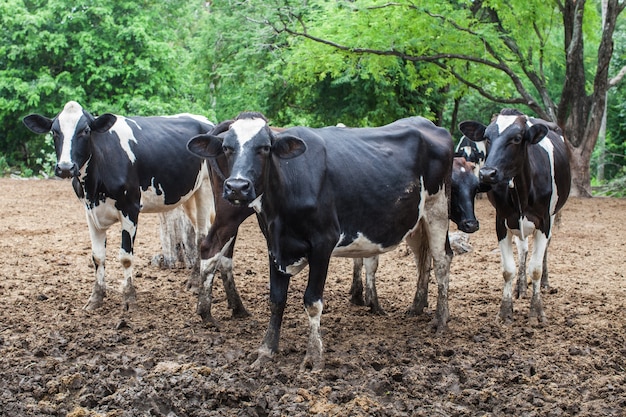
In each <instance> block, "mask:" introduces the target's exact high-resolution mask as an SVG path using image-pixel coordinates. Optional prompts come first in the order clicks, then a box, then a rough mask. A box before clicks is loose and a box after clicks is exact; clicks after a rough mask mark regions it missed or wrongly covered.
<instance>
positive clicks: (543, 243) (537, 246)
mask: <svg viewBox="0 0 626 417" xmlns="http://www.w3.org/2000/svg"><path fill="white" fill-rule="evenodd" d="M548 243H549V240H548V237H547V236H546V235H544V234H543V233H542V232H540V231H536V232H535V239H534V243H533V252H532V256H531V259H530V268H529V270H530V276H531V278H532V288H533V294H532V298H531V299H530V313H529V315H528V319H529V321H530V324H538V323H539V322H541V323H545V322H546V315H545V312H544V310H543V302H542V299H541V278H542V273H543V268H544V259H545V254H546V253H547V249H548Z"/></svg>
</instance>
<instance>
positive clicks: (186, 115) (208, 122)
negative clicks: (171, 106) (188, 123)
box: [161, 113, 213, 126]
mask: <svg viewBox="0 0 626 417" xmlns="http://www.w3.org/2000/svg"><path fill="white" fill-rule="evenodd" d="M161 117H166V118H169V119H177V118H181V117H189V118H191V119H194V120H197V121H199V122H202V123H206V124H209V125H211V126H213V122H211V121H210V120H209V119H207V118H206V117H204V116H201V115H199V114H191V113H179V114H172V115H168V116H161Z"/></svg>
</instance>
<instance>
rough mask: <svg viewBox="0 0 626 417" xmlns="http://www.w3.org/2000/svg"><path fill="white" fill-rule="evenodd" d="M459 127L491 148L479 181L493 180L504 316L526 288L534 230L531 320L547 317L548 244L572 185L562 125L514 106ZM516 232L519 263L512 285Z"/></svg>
mask: <svg viewBox="0 0 626 417" xmlns="http://www.w3.org/2000/svg"><path fill="white" fill-rule="evenodd" d="M460 130H461V131H462V132H463V133H464V134H465V135H466V136H467V137H468V138H470V139H472V140H474V141H477V142H479V141H484V140H489V142H490V143H491V149H490V151H489V156H487V160H486V161H485V165H484V166H483V167H482V168H481V169H480V182H481V183H483V184H487V185H489V186H491V190H490V191H489V192H488V193H487V196H488V197H489V201H490V202H491V204H492V205H493V206H494V208H495V209H496V235H497V237H498V242H499V246H500V254H501V257H502V271H503V273H502V274H503V277H504V290H503V294H502V304H501V307H500V318H501V319H502V320H503V321H505V322H508V321H512V320H513V295H514V293H515V296H517V297H523V296H525V294H526V287H527V285H528V284H527V282H526V257H527V254H528V237H529V236H533V238H534V240H533V250H532V254H531V258H530V264H529V274H530V277H531V279H532V291H533V293H532V298H531V301H530V313H529V316H528V317H529V320H530V322H531V323H536V322H544V321H545V320H546V316H545V312H544V310H543V303H542V300H541V286H547V285H548V267H547V258H548V245H549V243H550V238H551V236H552V228H553V226H554V220H555V216H556V214H557V212H558V211H559V210H560V209H561V208H562V207H563V205H564V204H565V202H566V201H567V198H568V196H569V191H570V181H571V174H570V167H569V154H568V149H567V145H566V144H565V140H564V138H563V136H562V135H561V131H560V129H558V127H556V126H555V125H554V123H549V122H546V121H543V120H541V119H534V118H530V117H528V116H526V115H524V114H522V113H520V112H519V111H517V110H515V109H504V110H502V111H501V112H500V114H497V115H496V116H494V118H493V119H492V121H491V123H490V124H489V125H488V126H485V125H483V124H482V123H480V122H474V121H466V122H462V123H461V124H460ZM514 237H516V238H517V239H516V244H517V249H518V258H519V269H518V274H517V286H516V289H515V291H514V290H513V279H514V277H515V257H514V255H513V240H514V239H513V238H514Z"/></svg>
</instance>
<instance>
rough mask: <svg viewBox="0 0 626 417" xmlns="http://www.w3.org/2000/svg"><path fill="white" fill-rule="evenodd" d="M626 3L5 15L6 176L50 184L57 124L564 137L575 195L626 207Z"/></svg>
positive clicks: (1, 96)
mask: <svg viewBox="0 0 626 417" xmlns="http://www.w3.org/2000/svg"><path fill="white" fill-rule="evenodd" d="M625 7H626V0H621V1H618V0H586V1H581V0H576V1H574V0H548V1H545V0H528V1H526V2H517V1H512V0H482V1H481V0H475V1H467V0H456V1H448V2H440V1H435V0H423V1H418V0H414V1H406V0H399V1H373V0H356V1H349V0H335V1H329V0H300V1H294V0H247V1H234V0H231V1H228V0H215V1H189V0H186V1H185V0H143V1H130V0H115V1H114V0H97V1H96V0H72V1H69V0H4V1H2V2H1V3H0V126H2V128H0V175H9V174H10V175H17V176H23V177H29V176H48V175H51V172H52V171H53V166H54V163H55V161H56V157H55V155H54V149H53V146H52V140H51V138H50V137H49V136H36V135H33V134H32V133H31V132H29V131H28V130H27V129H26V128H25V127H24V126H23V125H22V122H21V119H22V118H23V117H24V116H25V115H27V114H29V113H40V114H43V115H46V116H49V117H52V116H54V115H55V114H57V113H58V112H59V111H60V110H61V109H62V107H63V105H64V104H65V103H66V102H67V101H69V100H75V101H78V102H79V103H81V105H82V106H83V107H84V108H86V109H87V110H88V111H90V112H91V113H93V114H95V115H97V114H102V113H105V112H111V113H116V114H123V115H164V114H174V113H181V112H189V113H198V114H203V115H205V116H207V117H208V118H209V119H211V120H213V121H214V122H219V121H222V120H225V119H230V118H233V117H235V116H236V115H237V114H238V113H239V112H241V111H244V110H250V111H260V112H262V113H264V114H265V115H266V116H267V117H268V118H269V119H270V121H271V124H273V125H275V126H292V125H308V126H314V127H315V126H325V125H335V124H337V123H338V122H341V123H344V124H345V125H348V126H378V125H383V124H386V123H390V122H392V121H394V120H396V119H399V118H402V117H408V116H414V115H421V116H424V117H427V118H429V119H431V120H432V121H434V122H435V123H436V124H438V125H441V126H443V127H445V128H447V129H449V130H450V131H451V133H452V135H453V137H454V138H455V140H458V139H459V138H460V136H461V134H460V133H459V131H458V128H457V126H458V123H459V122H460V121H462V120H468V119H473V120H479V121H481V122H483V123H485V124H487V123H488V122H489V120H490V118H491V115H492V114H494V113H497V112H499V111H500V109H502V108H503V107H515V108H518V109H519V110H521V111H523V112H525V113H527V114H529V115H533V116H537V117H541V118H544V119H547V120H552V121H555V122H557V123H558V124H559V126H561V128H562V129H563V131H564V132H565V135H566V138H567V141H568V144H569V145H570V149H571V151H572V173H573V183H574V193H575V194H576V195H582V196H590V195H592V194H605V195H606V194H608V195H614V196H624V195H626V88H625V87H624V84H625V82H623V78H624V76H625V74H626V19H624V17H623V16H624V15H623V13H622V12H623V10H624V8H625Z"/></svg>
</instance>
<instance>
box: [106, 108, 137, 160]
mask: <svg viewBox="0 0 626 417" xmlns="http://www.w3.org/2000/svg"><path fill="white" fill-rule="evenodd" d="M129 123H133V124H134V125H135V126H136V127H137V128H138V129H141V127H140V126H139V125H138V124H137V123H135V121H133V120H131V119H127V118H125V117H123V116H117V121H116V122H115V124H114V125H113V126H111V129H109V130H110V132H113V133H115V134H117V137H118V139H119V141H120V146H121V147H122V149H123V150H124V152H126V155H128V159H129V160H130V162H131V163H133V164H134V163H135V160H136V159H137V158H135V154H134V152H133V151H132V149H130V142H131V141H132V142H135V143H137V139H136V138H135V134H134V133H133V129H132V128H131V127H130V124H129Z"/></svg>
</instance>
